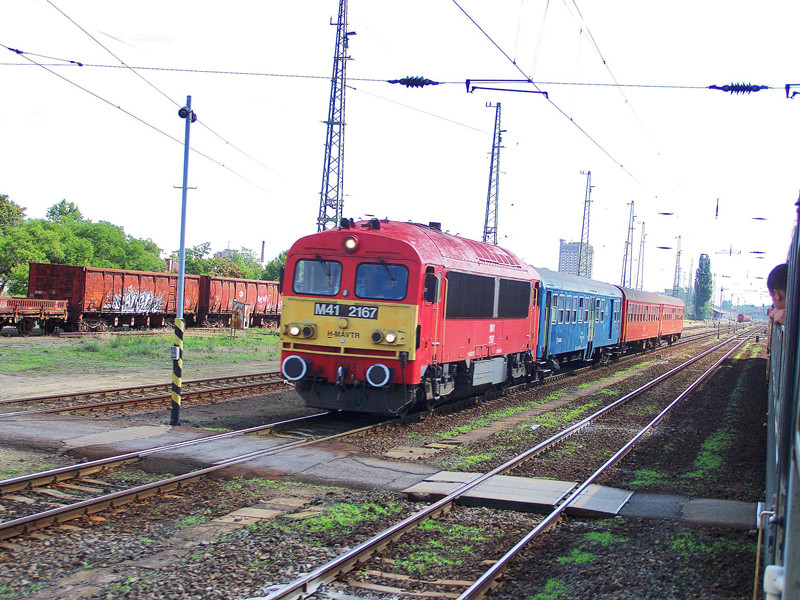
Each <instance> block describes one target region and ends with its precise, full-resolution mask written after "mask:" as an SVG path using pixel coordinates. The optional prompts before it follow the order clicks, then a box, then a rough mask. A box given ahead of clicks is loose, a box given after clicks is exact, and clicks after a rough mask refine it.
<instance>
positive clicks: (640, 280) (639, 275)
mask: <svg viewBox="0 0 800 600" xmlns="http://www.w3.org/2000/svg"><path fill="white" fill-rule="evenodd" d="M645 239H647V236H646V235H645V233H644V221H642V241H641V243H640V244H639V260H638V261H637V262H636V289H637V290H641V289H644V241H645Z"/></svg>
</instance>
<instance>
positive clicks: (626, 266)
mask: <svg viewBox="0 0 800 600" xmlns="http://www.w3.org/2000/svg"><path fill="white" fill-rule="evenodd" d="M630 204H631V216H630V219H629V220H628V237H627V238H626V240H625V254H624V256H623V257H622V277H621V279H620V283H619V284H620V285H621V286H623V287H631V279H632V277H631V274H632V273H633V221H634V219H635V218H636V215H634V214H633V200H631V202H630Z"/></svg>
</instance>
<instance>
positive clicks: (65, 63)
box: [0, 44, 800, 91]
mask: <svg viewBox="0 0 800 600" xmlns="http://www.w3.org/2000/svg"><path fill="white" fill-rule="evenodd" d="M0 47H3V48H6V49H7V50H10V51H11V52H14V53H15V54H18V55H20V56H21V55H25V54H27V55H28V56H36V57H40V58H47V59H49V60H56V61H59V62H58V63H53V64H49V63H38V62H37V63H20V62H13V63H8V62H6V63H3V62H0V67H33V66H37V67H38V66H45V67H53V68H64V67H68V68H80V67H83V68H87V69H91V68H95V69H124V68H126V67H123V66H122V65H103V64H96V63H84V62H80V61H75V60H69V59H63V58H56V57H50V56H43V55H41V54H35V53H33V52H27V51H23V50H17V49H16V48H11V47H9V46H6V45H4V44H0ZM130 68H131V69H135V70H138V71H165V72H174V73H190V74H191V73H195V74H198V75H230V76H243V77H276V78H284V79H322V80H330V78H331V76H330V75H308V74H303V73H267V72H261V71H227V70H221V69H187V68H177V67H154V66H132V67H130ZM523 74H524V73H523ZM347 81H360V82H368V83H389V82H390V81H392V80H390V79H386V78H382V77H348V78H347ZM472 81H505V82H511V81H514V82H518V83H525V84H534V85H537V86H541V85H551V86H552V85H563V86H573V87H623V88H641V89H648V88H650V89H664V90H709V89H721V88H717V87H715V86H709V85H696V84H682V83H676V84H669V83H618V82H615V83H608V82H594V81H545V80H537V79H533V78H532V77H531V78H527V77H526V78H525V79H514V80H511V79H477V78H475V79H472ZM436 83H437V84H439V85H464V80H463V79H461V80H454V81H437V82H436ZM791 85H793V86H800V84H791ZM759 87H761V89H766V90H776V89H780V90H781V91H783V90H784V87H785V86H784V84H773V85H767V86H759ZM723 91H727V90H723Z"/></svg>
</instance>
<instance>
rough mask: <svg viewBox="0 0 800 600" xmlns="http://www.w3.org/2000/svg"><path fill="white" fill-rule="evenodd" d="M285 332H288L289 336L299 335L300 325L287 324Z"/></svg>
mask: <svg viewBox="0 0 800 600" xmlns="http://www.w3.org/2000/svg"><path fill="white" fill-rule="evenodd" d="M286 333H288V334H289V335H291V336H294V337H297V336H298V335H300V326H299V325H289V327H288V328H287V330H286Z"/></svg>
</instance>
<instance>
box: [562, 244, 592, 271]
mask: <svg viewBox="0 0 800 600" xmlns="http://www.w3.org/2000/svg"><path fill="white" fill-rule="evenodd" d="M559 243H560V247H559V250H558V272H559V273H567V274H568V275H577V274H578V259H579V257H580V254H581V243H580V242H566V241H565V240H559ZM588 258H589V273H588V275H589V277H591V276H592V266H593V264H594V249H593V248H592V245H591V244H589V253H588Z"/></svg>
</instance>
